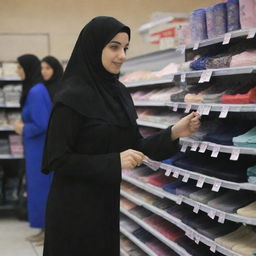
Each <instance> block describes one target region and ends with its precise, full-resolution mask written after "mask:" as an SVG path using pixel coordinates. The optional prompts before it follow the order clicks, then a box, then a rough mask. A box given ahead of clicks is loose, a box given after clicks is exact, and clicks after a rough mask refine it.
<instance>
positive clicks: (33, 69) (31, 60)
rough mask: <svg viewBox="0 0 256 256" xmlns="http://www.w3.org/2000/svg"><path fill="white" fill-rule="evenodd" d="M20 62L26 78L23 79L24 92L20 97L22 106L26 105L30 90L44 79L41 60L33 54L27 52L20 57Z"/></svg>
mask: <svg viewBox="0 0 256 256" xmlns="http://www.w3.org/2000/svg"><path fill="white" fill-rule="evenodd" d="M17 60H18V63H19V64H20V65H21V67H22V68H23V69H24V72H25V76H26V77H25V80H23V81H22V94H21V98H20V105H21V107H23V106H24V104H25V101H26V98H27V95H28V92H29V90H30V89H31V88H32V87H33V86H34V85H35V84H37V83H39V82H41V81H42V78H41V68H40V60H39V59H38V58H37V57H36V56H35V55H32V54H25V55H22V56H20V57H18V59H17Z"/></svg>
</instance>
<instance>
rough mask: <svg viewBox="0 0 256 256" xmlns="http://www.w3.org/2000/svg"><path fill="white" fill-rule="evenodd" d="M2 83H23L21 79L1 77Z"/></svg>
mask: <svg viewBox="0 0 256 256" xmlns="http://www.w3.org/2000/svg"><path fill="white" fill-rule="evenodd" d="M0 81H7V82H21V79H20V78H19V77H3V76H1V77H0Z"/></svg>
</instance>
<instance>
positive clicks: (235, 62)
mask: <svg viewBox="0 0 256 256" xmlns="http://www.w3.org/2000/svg"><path fill="white" fill-rule="evenodd" d="M255 19H256V18H255ZM254 65H256V50H248V51H244V52H242V53H240V54H236V55H234V56H232V58H231V62H230V67H241V66H254Z"/></svg>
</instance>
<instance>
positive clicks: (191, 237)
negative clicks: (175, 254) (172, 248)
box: [185, 229, 194, 240]
mask: <svg viewBox="0 0 256 256" xmlns="http://www.w3.org/2000/svg"><path fill="white" fill-rule="evenodd" d="M185 235H186V236H187V237H188V238H190V239H191V240H194V232H193V231H192V230H189V229H187V230H186V233H185Z"/></svg>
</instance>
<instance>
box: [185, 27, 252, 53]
mask: <svg viewBox="0 0 256 256" xmlns="http://www.w3.org/2000/svg"><path fill="white" fill-rule="evenodd" d="M253 30H254V31H255V30H256V28H254V29H241V30H236V31H232V32H230V33H231V38H239V37H241V38H242V37H247V36H248V34H249V32H250V31H253ZM224 37H225V35H221V36H218V37H215V38H212V39H206V40H202V41H200V43H199V48H200V47H206V46H210V45H214V44H219V43H222V42H223V41H224ZM193 48H194V44H190V45H188V46H186V49H187V50H189V49H193Z"/></svg>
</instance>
